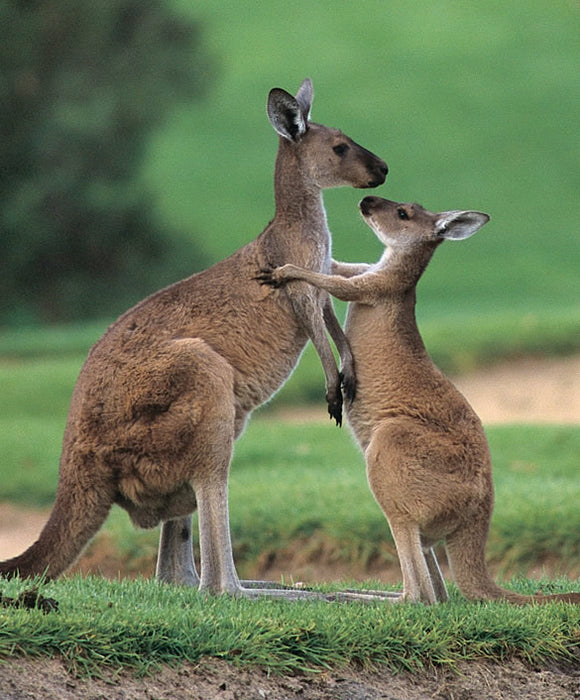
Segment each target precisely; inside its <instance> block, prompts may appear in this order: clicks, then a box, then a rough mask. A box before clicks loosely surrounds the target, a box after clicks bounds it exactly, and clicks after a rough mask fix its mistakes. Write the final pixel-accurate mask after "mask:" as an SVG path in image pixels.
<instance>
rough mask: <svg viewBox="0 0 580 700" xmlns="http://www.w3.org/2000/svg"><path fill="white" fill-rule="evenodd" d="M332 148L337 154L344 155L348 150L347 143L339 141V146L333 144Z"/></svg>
mask: <svg viewBox="0 0 580 700" xmlns="http://www.w3.org/2000/svg"><path fill="white" fill-rule="evenodd" d="M332 150H333V151H334V152H335V153H336V155H337V156H343V155H344V154H345V153H346V152H347V151H348V146H347V145H346V143H339V144H338V146H333V148H332Z"/></svg>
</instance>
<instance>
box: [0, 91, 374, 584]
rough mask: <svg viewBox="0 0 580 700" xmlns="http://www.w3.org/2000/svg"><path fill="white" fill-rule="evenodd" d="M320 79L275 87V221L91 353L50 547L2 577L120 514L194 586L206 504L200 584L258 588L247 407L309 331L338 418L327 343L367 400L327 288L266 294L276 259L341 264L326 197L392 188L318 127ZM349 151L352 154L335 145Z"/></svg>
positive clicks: (33, 570)
mask: <svg viewBox="0 0 580 700" xmlns="http://www.w3.org/2000/svg"><path fill="white" fill-rule="evenodd" d="M311 101H312V85H311V83H310V81H309V80H306V81H304V83H303V84H302V86H301V88H300V90H299V91H298V94H297V95H296V98H294V97H292V96H291V95H289V94H288V93H286V92H284V91H283V90H279V89H274V90H272V91H271V93H270V97H269V102H268V112H269V115H270V120H271V122H272V125H273V126H274V128H275V129H276V131H277V132H278V133H279V134H280V143H279V151H278V157H277V160H276V170H275V182H274V186H275V198H276V214H275V217H274V219H273V220H272V221H271V222H270V224H269V225H268V226H267V227H266V229H265V230H264V231H263V232H262V234H261V235H260V236H259V237H258V238H257V239H255V240H253V241H251V242H250V243H248V244H247V245H246V246H244V247H243V248H241V249H240V250H238V251H237V252H235V253H234V254H233V255H231V256H230V257H229V258H227V259H225V260H223V261H221V262H219V263H217V264H216V265H214V266H213V267H212V268H210V269H208V270H205V271H204V272H201V273H199V274H196V275H193V276H192V277H190V278H188V279H186V280H183V281H181V282H178V283H176V284H174V285H173V286H171V287H168V288H167V289H164V290H162V291H160V292H157V293H156V294H154V295H152V296H151V297H149V298H147V299H145V300H144V301H142V302H141V303H140V304H138V305H137V306H135V307H134V308H132V309H131V310H129V311H128V312H127V313H125V314H124V315H123V316H121V317H120V318H119V319H118V320H117V321H116V322H115V323H114V324H113V325H112V326H111V327H110V328H109V329H108V330H107V332H106V333H105V335H104V336H103V337H102V338H101V340H100V341H99V342H98V343H97V344H96V345H95V346H94V347H93V348H92V350H91V351H90V353H89V356H88V358H87V360H86V362H85V364H84V366H83V368H82V371H81V373H80V376H79V378H78V381H77V384H76V387H75V390H74V393H73V397H72V402H71V406H70V411H69V415H68V420H67V425H66V431H65V435H64V442H63V450H62V457H61V461H60V474H59V484H58V491H57V498H56V504H55V507H54V510H53V512H52V514H51V517H50V519H49V521H48V524H47V525H46V527H45V529H44V530H43V532H42V533H41V535H40V538H39V540H38V541H37V542H36V543H35V544H34V545H32V547H31V548H30V549H29V550H27V551H26V552H24V554H22V555H21V556H19V557H15V558H14V559H11V560H10V561H7V562H3V563H2V564H0V574H4V575H11V574H14V573H17V572H18V573H20V575H22V576H32V575H35V574H42V573H46V574H47V575H48V576H49V577H54V576H58V575H59V574H60V573H61V572H62V571H63V570H64V569H65V568H66V567H68V566H69V565H70V564H71V563H72V562H73V560H74V559H75V557H76V556H78V554H79V553H80V552H81V550H82V548H83V547H84V546H85V545H86V543H87V541H88V540H89V539H90V537H91V536H92V535H94V534H95V532H96V531H97V530H98V529H99V528H100V526H101V525H102V523H103V521H104V520H105V518H106V516H107V514H108V512H109V509H110V507H111V505H112V504H113V503H114V502H115V503H117V504H119V505H121V506H122V507H124V508H125V509H126V510H127V511H128V512H129V515H130V516H131V518H132V519H133V521H134V522H135V523H136V524H137V525H139V526H142V527H153V526H155V525H157V524H158V523H159V522H165V525H164V527H163V533H162V539H161V542H162V544H161V549H160V555H159V563H158V575H159V577H160V578H161V579H162V580H165V581H172V582H176V583H188V584H197V583H199V579H198V577H197V572H196V571H195V567H194V564H193V559H192V555H191V541H190V532H191V528H190V520H189V514H190V513H191V512H192V511H193V510H194V509H195V508H196V505H197V507H198V510H199V519H200V539H201V565H202V566H201V587H202V588H204V589H208V590H211V591H214V592H230V593H235V594H245V593H247V591H245V590H244V589H243V588H242V587H241V585H240V582H239V580H238V578H237V575H236V572H235V568H234V564H233V558H232V554H231V543H230V535H229V521H228V503H227V480H228V470H229V464H230V459H231V454H232V449H233V442H234V440H235V439H236V438H237V437H238V436H239V435H240V434H241V432H242V430H243V427H244V425H245V422H246V420H247V418H248V416H249V414H250V412H251V411H252V410H253V409H254V408H256V407H257V406H258V405H260V404H261V403H262V402H264V401H265V400H267V399H268V398H269V397H270V396H271V395H272V394H273V393H274V392H275V391H276V390H277V389H278V388H279V387H280V386H281V385H282V384H283V383H284V381H285V380H286V379H287V378H288V376H289V375H290V373H291V372H292V370H293V368H294V366H295V365H296V363H297V361H298V359H299V357H300V354H301V352H302V350H303V348H304V346H305V344H306V342H307V340H308V338H311V339H312V341H313V343H314V345H315V347H316V349H317V350H318V352H319V354H320V356H321V360H322V363H323V367H324V370H325V375H326V382H327V398H328V402H329V411H330V412H331V415H332V416H333V417H335V418H336V420H337V422H340V416H341V405H342V395H341V386H340V384H341V380H340V377H339V373H338V370H337V368H336V363H335V361H334V356H333V354H332V351H331V347H330V344H329V341H328V339H327V336H326V328H325V323H326V327H327V328H328V330H329V331H330V333H331V335H332V337H333V339H334V341H335V343H336V344H337V347H338V349H339V351H340V355H341V360H342V363H343V373H344V376H345V385H346V387H347V388H348V390H349V391H350V392H353V391H354V381H355V379H354V371H353V367H352V356H351V354H350V350H349V347H348V343H347V342H346V340H345V338H344V335H343V334H342V331H341V329H340V326H339V324H338V321H337V320H336V317H335V316H334V313H333V311H332V304H331V301H330V298H329V296H328V295H327V294H326V293H325V292H320V291H319V290H313V288H312V287H310V286H309V285H306V284H303V285H298V286H296V287H295V288H294V289H293V290H292V291H288V292H287V291H277V290H272V289H267V288H265V287H262V286H260V285H259V284H258V283H257V282H256V280H255V278H254V276H255V272H256V269H258V268H260V267H263V266H264V265H277V264H281V263H283V262H285V261H293V262H296V263H298V264H300V265H304V266H307V267H309V268H311V269H313V270H318V271H326V270H329V269H330V233H329V231H328V228H327V225H326V216H325V212H324V207H323V202H322V194H321V191H322V189H324V188H328V187H338V186H341V185H349V186H352V187H374V186H376V185H379V184H381V183H382V182H384V179H385V176H386V172H387V168H386V165H385V164H384V162H383V161H382V160H380V159H379V158H377V157H376V156H374V155H373V154H372V153H370V152H368V151H366V150H365V149H364V148H362V147H361V146H359V145H358V144H356V143H354V142H353V141H352V140H351V139H349V138H348V137H347V136H345V135H344V134H342V133H341V132H340V131H338V130H336V129H330V128H327V127H324V126H321V125H318V124H313V123H310V122H309V121H308V114H309V110H310V104H311ZM337 145H344V146H345V147H346V149H347V152H346V153H344V154H342V155H340V154H338V153H336V152H335V151H334V150H333V148H334V147H335V146H337Z"/></svg>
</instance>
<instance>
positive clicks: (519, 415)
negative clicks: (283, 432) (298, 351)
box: [266, 355, 580, 425]
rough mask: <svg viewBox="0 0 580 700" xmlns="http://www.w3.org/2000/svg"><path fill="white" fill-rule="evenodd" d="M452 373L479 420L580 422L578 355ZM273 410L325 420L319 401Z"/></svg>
mask: <svg viewBox="0 0 580 700" xmlns="http://www.w3.org/2000/svg"><path fill="white" fill-rule="evenodd" d="M451 379H452V381H453V383H454V384H455V386H456V387H457V388H458V389H459V391H461V392H462V394H463V395H464V396H465V397H466V398H467V400H468V401H469V402H470V404H471V405H472V406H473V409H474V410H475V412H476V413H477V414H478V416H479V417H480V418H481V420H482V422H483V424H484V425H495V424H501V423H560V424H565V425H570V424H573V425H577V424H580V355H576V356H573V357H560V358H551V359H539V358H524V359H520V360H510V361H506V362H502V363H501V364H498V365H494V366H493V367H488V368H485V369H481V370H478V371H477V372H473V373H471V374H465V375H461V376H457V377H451ZM266 415H267V414H266ZM272 415H273V416H274V417H276V418H285V419H286V420H291V421H294V422H299V423H309V422H311V421H313V420H317V421H318V420H319V421H324V422H328V415H327V413H326V409H325V407H324V406H322V405H321V406H316V407H313V408H304V407H300V408H292V409H285V408H280V409H279V410H277V411H276V412H273V413H272Z"/></svg>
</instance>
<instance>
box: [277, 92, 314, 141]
mask: <svg viewBox="0 0 580 700" xmlns="http://www.w3.org/2000/svg"><path fill="white" fill-rule="evenodd" d="M303 87H304V83H302V85H301V87H300V90H299V91H298V95H297V98H298V97H300V99H301V100H302V99H304V96H301V95H300V93H301V91H302V88H303ZM307 91H308V88H305V92H307ZM297 98H294V97H292V95H291V94H290V93H288V92H286V90H282V89H280V88H272V90H270V94H269V95H268V118H269V119H270V124H272V126H273V127H274V129H276V131H277V132H278V133H279V134H280V136H283V137H284V138H285V139H288V140H289V141H298V140H299V139H300V137H301V136H302V135H303V134H304V133H305V132H306V129H307V124H306V119H305V117H304V114H303V112H302V108H301V106H300V104H299V103H298V100H297ZM304 104H306V103H304Z"/></svg>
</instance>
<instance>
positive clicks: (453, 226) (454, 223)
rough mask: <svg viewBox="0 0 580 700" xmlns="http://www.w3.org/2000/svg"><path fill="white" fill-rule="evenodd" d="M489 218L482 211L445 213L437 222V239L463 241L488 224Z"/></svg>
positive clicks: (439, 216)
mask: <svg viewBox="0 0 580 700" xmlns="http://www.w3.org/2000/svg"><path fill="white" fill-rule="evenodd" d="M488 221H489V216H488V215H487V214H483V213H482V212H480V211H443V212H441V214H439V215H438V217H437V221H436V222H435V235H436V236H437V238H446V239H448V240H450V241H462V240H463V239H464V238H469V237H470V236H473V234H474V233H476V232H477V231H479V229H480V228H481V227H482V226H483V225H484V224H487V222H488Z"/></svg>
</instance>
